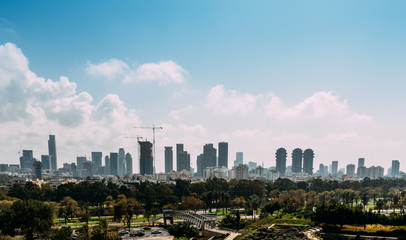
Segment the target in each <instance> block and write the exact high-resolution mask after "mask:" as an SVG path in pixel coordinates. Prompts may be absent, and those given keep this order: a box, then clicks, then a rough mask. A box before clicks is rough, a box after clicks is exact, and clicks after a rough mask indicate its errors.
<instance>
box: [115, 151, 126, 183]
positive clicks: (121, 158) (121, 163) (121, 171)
mask: <svg viewBox="0 0 406 240" xmlns="http://www.w3.org/2000/svg"><path fill="white" fill-rule="evenodd" d="M117 164H118V166H117V171H118V175H119V176H120V177H123V176H124V175H125V172H126V169H125V151H124V148H119V149H118V160H117Z"/></svg>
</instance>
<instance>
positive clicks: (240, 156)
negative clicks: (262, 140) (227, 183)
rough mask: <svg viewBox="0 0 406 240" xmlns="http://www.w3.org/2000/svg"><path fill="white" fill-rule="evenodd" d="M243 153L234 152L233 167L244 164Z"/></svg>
mask: <svg viewBox="0 0 406 240" xmlns="http://www.w3.org/2000/svg"><path fill="white" fill-rule="evenodd" d="M243 158H244V153H243V152H236V153H235V161H234V167H236V166H239V165H240V164H243V163H244V159H243Z"/></svg>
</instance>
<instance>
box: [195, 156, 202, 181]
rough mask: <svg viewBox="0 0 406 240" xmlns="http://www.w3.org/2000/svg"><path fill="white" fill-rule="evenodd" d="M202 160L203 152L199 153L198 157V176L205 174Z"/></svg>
mask: <svg viewBox="0 0 406 240" xmlns="http://www.w3.org/2000/svg"><path fill="white" fill-rule="evenodd" d="M202 161H203V154H199V156H197V159H196V166H197V173H196V175H197V176H203V169H202Z"/></svg>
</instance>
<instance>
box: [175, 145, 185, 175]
mask: <svg viewBox="0 0 406 240" xmlns="http://www.w3.org/2000/svg"><path fill="white" fill-rule="evenodd" d="M181 152H183V144H182V143H178V144H176V171H178V172H180V171H181V170H182V169H181V166H184V164H183V163H181V162H180V160H179V154H180V153H181Z"/></svg>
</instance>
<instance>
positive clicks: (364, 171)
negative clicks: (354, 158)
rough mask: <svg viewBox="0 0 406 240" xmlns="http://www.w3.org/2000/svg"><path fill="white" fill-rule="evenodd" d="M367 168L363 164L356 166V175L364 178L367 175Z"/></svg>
mask: <svg viewBox="0 0 406 240" xmlns="http://www.w3.org/2000/svg"><path fill="white" fill-rule="evenodd" d="M367 170H368V169H367V168H366V167H365V166H361V167H358V169H357V177H358V178H365V177H366V176H367V175H368V172H367Z"/></svg>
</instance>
